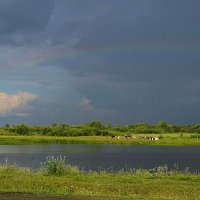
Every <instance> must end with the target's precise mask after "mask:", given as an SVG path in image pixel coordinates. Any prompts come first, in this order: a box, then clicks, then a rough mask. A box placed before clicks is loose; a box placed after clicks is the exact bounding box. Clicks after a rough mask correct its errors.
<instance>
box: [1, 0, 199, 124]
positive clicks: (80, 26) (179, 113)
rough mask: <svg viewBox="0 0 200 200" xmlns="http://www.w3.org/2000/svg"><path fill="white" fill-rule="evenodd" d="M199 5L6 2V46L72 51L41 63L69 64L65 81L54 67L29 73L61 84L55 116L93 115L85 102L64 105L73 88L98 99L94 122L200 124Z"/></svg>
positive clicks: (108, 0) (110, 0)
mask: <svg viewBox="0 0 200 200" xmlns="http://www.w3.org/2000/svg"><path fill="white" fill-rule="evenodd" d="M199 10H200V2H199V1H198V0H190V1H189V0H188V1H187V0H173V1H172V0H169V1H166V0H152V1H149V0H134V1H133V0H123V1H122V0H102V1H95V0H84V1H83V0H58V1H53V0H52V1H51V0H42V1H34V0H32V1H31V0H18V1H15V0H0V43H1V44H5V43H6V42H7V43H6V44H9V45H10V48H14V47H15V46H16V44H17V45H20V47H21V49H22V50H21V51H20V54H19V57H20V56H21V57H22V58H23V55H27V54H31V55H32V54H33V52H39V54H40V52H42V53H43V52H45V51H47V52H48V51H50V53H52V54H54V52H55V51H56V49H58V50H59V48H60V46H62V47H63V46H65V48H64V49H67V52H66V56H65V54H64V55H63V53H62V55H61V56H60V57H59V55H58V57H57V58H55V59H49V60H47V61H45V62H43V63H42V64H41V63H40V64H38V67H39V66H40V65H41V68H43V67H44V66H45V67H46V68H48V66H49V65H50V66H54V67H55V68H54V69H53V68H51V70H56V68H57V69H62V70H63V69H64V71H66V74H67V76H66V78H64V77H65V75H63V74H64V73H62V76H60V79H59V77H56V78H55V79H54V78H53V76H54V75H55V74H56V73H54V72H52V73H49V74H48V70H47V71H45V73H46V74H45V76H43V75H42V74H41V78H40V79H41V80H38V78H36V77H30V79H31V80H32V81H37V82H41V81H43V82H45V78H47V77H48V81H49V85H52V86H51V88H56V91H53V90H51V91H50V93H51V95H53V94H55V95H57V96H58V95H59V94H60V96H62V97H60V101H62V102H60V103H59V105H57V107H58V109H57V111H56V112H55V113H57V114H56V116H55V118H54V119H55V121H56V119H57V120H58V121H62V120H61V118H65V119H67V120H69V121H73V120H74V119H75V118H76V119H80V120H82V121H83V118H84V116H85V115H86V114H84V113H79V108H78V107H76V106H78V103H79V102H76V103H74V104H73V105H66V103H65V102H64V101H65V99H67V97H68V95H69V94H68V93H67V92H65V90H64V89H65V87H66V85H67V86H69V87H70V88H72V90H74V91H75V92H77V93H78V94H79V95H80V98H83V99H84V98H85V99H87V102H91V103H92V105H90V106H91V107H92V108H93V110H92V111H91V112H90V113H89V112H88V113H87V119H92V118H98V119H107V120H109V119H110V121H114V122H117V123H127V122H131V121H153V122H155V121H157V120H161V119H166V120H168V121H170V122H177V123H185V122H197V121H198V118H199V117H200V114H199V112H198V111H199V109H198V108H199V107H200V88H199V87H198V85H199V84H200V82H199V80H200V68H199V65H200V59H199V56H200V38H199V35H200V26H199V25H200V13H199ZM33 44H34V45H33ZM12 45H13V46H12ZM0 47H1V46H0ZM23 47H26V48H25V49H23ZM33 47H34V51H31V50H32V49H33ZM16 48H17V47H16ZM41 48H44V50H43V49H42V50H41ZM0 50H1V49H0ZM15 50H16V52H18V51H17V49H15ZM29 50H30V53H26V54H24V53H23V52H29ZM21 52H22V53H21ZM61 52H63V51H61ZM68 52H71V54H69V55H68ZM13 54H15V51H13ZM27 56H28V55H27ZM30 57H31V56H30ZM31 58H32V57H31ZM29 76H31V75H29ZM42 77H43V78H42ZM58 80H59V81H58ZM51 82H52V83H51ZM60 83H62V84H60ZM56 84H57V85H56ZM41 87H43V86H41ZM44 87H45V86H44ZM46 88H47V86H46ZM58 88H61V89H60V90H59V89H58ZM40 89H41V88H40ZM48 92H49V91H47V92H46V93H48ZM41 93H42V92H41ZM70 95H72V93H70ZM43 98H45V97H43ZM71 99H73V97H71ZM76 100H77V99H76ZM80 101H81V99H80ZM54 103H55V102H54ZM54 103H52V104H45V105H46V107H45V108H46V109H45V112H44V114H42V115H41V116H38V115H39V114H38V113H40V112H37V110H35V111H34V113H35V116H37V119H41V120H42V118H45V117H44V115H45V113H46V115H47V116H48V115H49V113H50V112H53V111H52V110H53V109H52V108H51V107H56V105H55V104H54ZM41 104H42V103H41ZM65 106H66V107H65ZM64 107H65V108H64ZM48 110H49V113H48ZM105 110H107V111H108V112H107V113H106V112H104V111H105ZM102 111H103V112H102ZM112 111H114V112H115V115H113V112H112ZM95 112H96V113H95ZM98 112H99V113H106V114H105V115H104V116H101V115H98V114H97V113H98ZM66 113H68V114H66ZM73 113H75V114H73ZM109 113H110V114H109ZM59 116H60V118H59ZM70 116H71V117H70ZM79 116H80V117H79ZM109 117H110V118H109ZM29 119H30V120H31V119H34V116H33V118H29ZM35 120H36V117H35ZM47 121H50V119H49V120H47Z"/></svg>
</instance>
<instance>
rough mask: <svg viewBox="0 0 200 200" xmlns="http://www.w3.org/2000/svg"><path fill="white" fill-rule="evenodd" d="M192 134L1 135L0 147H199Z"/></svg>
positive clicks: (199, 141) (199, 144) (198, 141)
mask: <svg viewBox="0 0 200 200" xmlns="http://www.w3.org/2000/svg"><path fill="white" fill-rule="evenodd" d="M137 136H140V137H144V136H145V137H160V134H137ZM194 136H195V135H194V134H190V133H184V135H181V134H180V133H179V134H178V133H169V134H163V135H162V136H161V139H159V140H157V141H150V140H147V139H144V138H142V139H139V138H134V139H133V138H125V137H123V136H121V137H120V138H112V137H110V136H76V137H69V136H38V135H29V136H18V135H1V136H0V145H36V144H109V145H134V146H136V145H144V146H200V139H198V138H195V137H194Z"/></svg>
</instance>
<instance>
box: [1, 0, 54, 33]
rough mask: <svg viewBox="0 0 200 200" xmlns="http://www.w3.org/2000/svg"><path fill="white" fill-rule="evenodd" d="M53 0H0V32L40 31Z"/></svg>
mask: <svg viewBox="0 0 200 200" xmlns="http://www.w3.org/2000/svg"><path fill="white" fill-rule="evenodd" d="M53 8H54V0H43V1H33V0H17V1H15V0H1V1H0V34H1V35H7V34H12V33H14V32H17V31H28V32H30V31H40V30H41V29H43V28H44V27H45V26H46V24H47V23H48V21H49V18H50V17H51V14H52V11H53Z"/></svg>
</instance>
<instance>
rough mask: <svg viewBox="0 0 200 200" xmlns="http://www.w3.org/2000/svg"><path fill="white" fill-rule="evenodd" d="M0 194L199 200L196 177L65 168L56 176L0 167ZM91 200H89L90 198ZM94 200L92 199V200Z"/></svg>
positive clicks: (199, 179) (160, 170) (199, 186)
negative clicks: (18, 193) (62, 172)
mask: <svg viewBox="0 0 200 200" xmlns="http://www.w3.org/2000/svg"><path fill="white" fill-rule="evenodd" d="M0 192H14V193H16V192H20V193H33V194H37V195H61V196H68V197H77V198H83V199H84V197H101V199H173V200H175V199H181V200H186V199H193V200H195V199H199V197H200V175H199V174H192V173H189V172H178V171H168V170H167V169H166V168H165V167H159V168H157V169H154V170H150V171H147V170H130V171H120V172H106V171H102V172H98V173H97V172H92V171H91V172H85V171H80V170H78V169H77V168H76V167H67V168H65V171H64V174H62V175H60V176H55V175H51V174H50V175H48V174H47V173H45V172H44V171H38V172H34V173H33V172H31V170H29V169H25V168H18V167H16V166H9V165H5V166H1V167H0ZM92 199H93V198H92ZM94 199H95V198H94Z"/></svg>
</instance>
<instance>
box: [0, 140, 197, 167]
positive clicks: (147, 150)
mask: <svg viewBox="0 0 200 200" xmlns="http://www.w3.org/2000/svg"><path fill="white" fill-rule="evenodd" d="M48 155H54V156H59V155H63V156H66V158H67V163H69V164H72V165H77V166H79V167H80V168H84V169H86V170H88V169H92V170H100V169H107V168H112V169H113V170H120V169H122V168H125V167H126V168H138V167H140V168H145V169H150V168H153V167H157V166H160V165H164V164H167V165H168V166H169V167H170V166H173V164H174V163H178V164H179V166H180V168H181V169H184V168H185V167H189V169H190V170H191V171H193V170H199V169H200V147H196V146H195V147H191V146H190V147H174V146H173V147H172V146H167V147H163V146H124V145H85V144H84V145H79V144H66V145H65V144H64V145H62V144H53V145H0V163H1V164H4V163H5V162H6V159H7V161H8V163H11V164H14V163H15V164H17V165H19V166H23V167H31V168H32V169H37V168H39V167H40V163H41V162H43V161H44V160H45V157H46V156H48Z"/></svg>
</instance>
